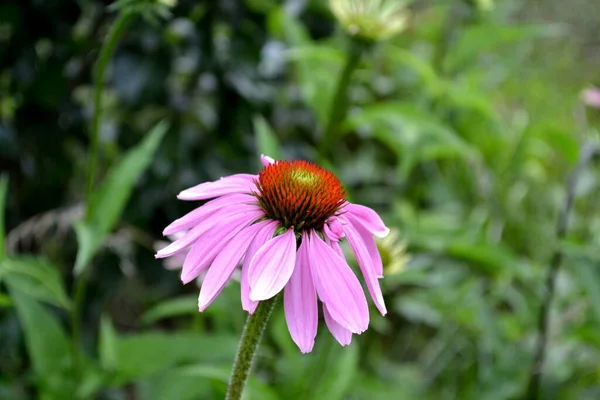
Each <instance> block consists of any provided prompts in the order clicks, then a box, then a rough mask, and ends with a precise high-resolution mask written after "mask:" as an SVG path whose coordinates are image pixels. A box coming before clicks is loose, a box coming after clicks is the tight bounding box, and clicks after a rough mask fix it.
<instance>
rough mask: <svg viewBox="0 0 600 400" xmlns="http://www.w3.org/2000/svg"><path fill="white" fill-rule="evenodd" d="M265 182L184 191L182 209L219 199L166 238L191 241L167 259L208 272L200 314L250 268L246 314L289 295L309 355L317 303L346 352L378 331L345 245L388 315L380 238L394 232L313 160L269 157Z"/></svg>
mask: <svg viewBox="0 0 600 400" xmlns="http://www.w3.org/2000/svg"><path fill="white" fill-rule="evenodd" d="M262 161H263V165H264V168H263V170H262V171H261V172H260V173H259V174H258V175H250V174H237V175H232V176H228V177H225V178H221V179H220V180H218V181H215V182H207V183H203V184H200V185H198V186H194V187H192V188H190V189H187V190H184V191H183V192H181V193H180V194H179V196H178V198H179V199H181V200H209V199H212V200H210V201H208V202H207V203H205V204H204V205H202V206H200V207H198V208H197V209H195V210H193V211H192V212H190V213H189V214H187V215H185V216H183V217H182V218H180V219H177V220H175V221H174V222H173V223H171V224H170V225H169V226H167V228H166V229H165V230H164V232H163V233H164V234H165V235H172V234H174V233H177V232H185V233H184V234H183V236H181V237H180V238H179V239H177V240H175V241H174V242H173V243H171V244H169V245H168V246H167V247H165V248H163V249H161V250H159V251H158V253H157V255H156V257H158V258H165V257H171V256H177V255H179V254H186V253H187V255H185V260H183V269H182V274H181V279H182V281H183V282H184V283H187V282H190V281H191V280H193V279H194V278H196V277H197V276H198V275H200V274H201V273H203V272H204V271H206V276H205V278H204V280H203V282H202V287H201V289H200V296H199V299H198V307H199V309H200V311H203V310H204V309H206V307H208V305H209V304H210V303H212V301H213V300H214V299H215V298H216V296H217V295H218V294H219V293H220V292H221V290H222V288H223V286H224V285H225V284H226V283H227V281H228V280H229V279H230V277H231V276H232V274H233V273H234V271H235V269H236V267H237V266H238V265H239V264H240V263H241V264H242V270H241V298H242V307H243V308H244V310H246V311H248V312H249V313H253V312H254V310H255V309H256V306H257V304H258V302H259V301H261V300H266V299H269V298H271V297H273V296H275V295H277V294H278V293H279V292H281V291H282V290H283V291H284V308H285V316H286V320H287V324H288V328H289V331H290V334H291V336H292V339H293V340H294V342H296V344H297V345H298V347H299V348H300V350H301V351H302V352H309V351H311V350H312V347H313V345H314V340H315V336H316V334H317V325H318V315H319V313H318V303H317V298H318V299H319V300H321V303H323V315H324V319H325V323H326V325H327V327H328V328H329V330H330V331H331V333H332V334H333V336H334V337H335V338H336V339H337V340H338V342H340V343H341V344H342V345H347V344H349V343H350V341H351V339H352V334H360V333H362V332H363V331H365V330H366V329H367V326H368V324H369V311H368V307H367V300H366V297H365V294H364V292H363V289H362V287H361V285H360V282H359V281H358V279H357V277H356V276H355V274H354V272H353V271H352V269H351V268H350V267H349V266H348V263H347V262H346V260H345V258H344V255H343V253H342V250H341V248H340V244H339V243H340V240H343V239H344V238H345V239H346V240H347V241H348V242H349V244H350V247H351V248H352V250H353V252H354V254H355V255H356V259H357V261H358V265H359V267H360V269H361V272H362V275H363V277H364V279H365V281H366V284H367V288H368V290H369V293H370V295H371V297H372V298H373V301H374V303H375V305H376V307H377V308H378V309H379V311H380V312H381V313H382V314H385V313H386V309H385V304H384V301H383V296H382V294H381V289H380V287H379V282H378V279H379V278H382V276H383V266H382V262H381V257H380V255H379V252H378V249H377V244H376V243H375V240H374V237H373V236H378V237H384V236H386V235H387V233H388V232H389V229H388V228H386V226H385V225H384V223H383V221H382V220H381V218H380V217H379V216H378V215H377V213H375V211H373V210H371V209H370V208H367V207H364V206H360V205H356V204H351V203H349V202H347V201H346V200H345V198H344V196H345V193H344V188H343V187H342V185H341V184H340V181H339V180H338V179H337V178H336V177H335V176H334V175H333V174H332V173H331V172H329V171H326V170H324V169H322V168H320V167H318V166H316V165H315V164H312V163H309V162H306V161H275V160H273V159H271V158H269V157H266V156H263V157H262Z"/></svg>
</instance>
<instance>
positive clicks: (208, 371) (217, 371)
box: [179, 365, 280, 400]
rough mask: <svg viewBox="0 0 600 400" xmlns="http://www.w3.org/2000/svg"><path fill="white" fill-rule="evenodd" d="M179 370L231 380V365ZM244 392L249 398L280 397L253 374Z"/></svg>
mask: <svg viewBox="0 0 600 400" xmlns="http://www.w3.org/2000/svg"><path fill="white" fill-rule="evenodd" d="M179 371H180V373H181V374H182V375H188V376H193V377H197V378H206V379H215V380H218V381H221V382H223V383H225V384H227V382H229V377H230V376H231V366H230V365H227V366H226V367H214V366H207V365H198V366H190V367H183V368H181V369H180V370H179ZM244 392H245V396H246V397H247V399H248V400H277V399H279V398H280V397H278V396H277V393H275V392H274V391H273V390H272V389H271V388H270V387H269V386H268V385H265V384H264V383H262V382H260V381H259V380H258V379H256V378H254V377H253V376H250V377H249V378H248V382H247V386H246V388H245V391H244Z"/></svg>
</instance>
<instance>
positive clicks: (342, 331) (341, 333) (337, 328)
mask: <svg viewBox="0 0 600 400" xmlns="http://www.w3.org/2000/svg"><path fill="white" fill-rule="evenodd" d="M323 315H324V316H325V324H326V325H327V328H328V329H329V332H331V334H332V335H333V337H334V338H335V340H337V341H338V342H339V343H340V344H341V345H342V346H347V345H349V344H350V342H352V332H350V331H349V330H348V329H346V328H344V327H343V326H341V325H340V324H338V323H337V322H335V320H334V319H333V318H332V317H331V314H330V313H329V310H327V305H325V304H323Z"/></svg>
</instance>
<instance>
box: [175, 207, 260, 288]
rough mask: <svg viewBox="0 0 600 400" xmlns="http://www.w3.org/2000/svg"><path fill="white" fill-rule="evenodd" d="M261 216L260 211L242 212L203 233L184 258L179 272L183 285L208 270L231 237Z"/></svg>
mask: <svg viewBox="0 0 600 400" xmlns="http://www.w3.org/2000/svg"><path fill="white" fill-rule="evenodd" d="M262 216H264V212H263V211H262V210H260V211H247V212H243V213H240V214H236V215H233V216H231V217H229V218H226V219H225V220H223V221H222V222H221V223H219V224H217V225H215V226H213V227H212V228H211V229H210V230H208V231H206V232H204V234H203V235H202V236H200V237H199V238H198V241H197V242H196V244H195V245H194V247H192V249H191V250H190V252H189V254H188V255H187V257H186V258H185V262H184V263H183V269H182V271H181V280H182V281H183V283H188V282H189V281H191V280H192V279H194V278H195V277H197V276H198V274H200V272H202V271H204V270H205V269H206V268H208V266H209V265H210V264H211V263H212V262H213V260H214V259H215V257H216V256H217V254H218V253H219V252H220V251H221V249H223V247H225V246H226V245H227V243H228V241H229V240H231V238H232V237H234V236H235V235H236V234H237V233H238V232H239V231H241V230H242V229H244V228H245V227H247V226H248V225H250V224H251V223H252V222H254V221H256V220H257V219H259V218H260V217H262Z"/></svg>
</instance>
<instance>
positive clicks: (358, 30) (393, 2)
mask: <svg viewBox="0 0 600 400" xmlns="http://www.w3.org/2000/svg"><path fill="white" fill-rule="evenodd" d="M406 5H407V1H402V0H329V6H330V8H331V12H332V13H333V15H334V16H335V17H336V18H337V20H338V21H339V22H340V24H341V25H342V27H343V28H344V29H345V30H346V32H348V34H350V35H351V36H357V37H361V38H363V39H367V40H372V41H380V40H385V39H389V38H391V37H392V36H395V35H397V34H399V33H400V32H402V31H403V30H404V29H405V28H406V25H407V22H408V11H407V9H406Z"/></svg>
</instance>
